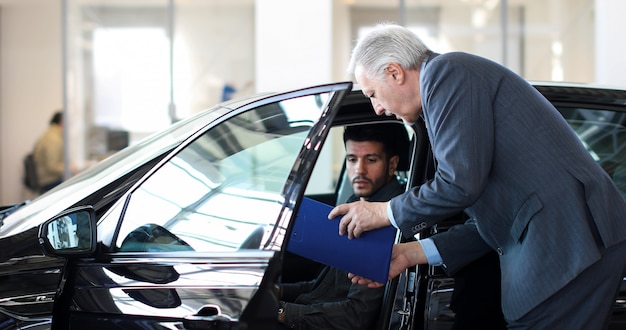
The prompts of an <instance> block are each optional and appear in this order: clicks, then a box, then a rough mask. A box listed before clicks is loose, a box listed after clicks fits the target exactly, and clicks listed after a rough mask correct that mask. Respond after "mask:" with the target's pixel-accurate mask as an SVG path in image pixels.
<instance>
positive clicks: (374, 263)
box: [287, 197, 396, 283]
mask: <svg viewBox="0 0 626 330" xmlns="http://www.w3.org/2000/svg"><path fill="white" fill-rule="evenodd" d="M332 209H333V207H332V206H330V205H327V204H324V203H320V202H318V201H315V200H313V199H310V198H306V197H305V198H304V199H303V200H302V204H301V205H300V209H299V211H298V214H297V216H296V219H295V223H294V226H293V230H292V232H291V235H290V236H289V241H288V243H287V251H289V252H292V253H294V254H297V255H299V256H302V257H305V258H308V259H311V260H315V261H317V262H320V263H322V264H325V265H329V266H333V267H336V268H339V269H341V270H343V271H346V272H348V273H353V274H356V275H359V276H363V277H365V278H367V279H370V280H374V281H376V282H380V283H385V282H387V277H388V276H389V264H390V263H391V250H392V248H393V244H394V241H395V238H396V228H394V227H391V226H389V227H384V228H380V229H376V230H372V231H367V232H364V233H363V234H361V237H359V238H353V239H351V240H350V239H348V235H343V236H340V235H339V220H340V217H339V218H335V219H332V220H328V213H330V211H331V210H332Z"/></svg>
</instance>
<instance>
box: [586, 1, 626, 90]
mask: <svg viewBox="0 0 626 330" xmlns="http://www.w3.org/2000/svg"><path fill="white" fill-rule="evenodd" d="M624 13H626V1H617V0H596V1H595V14H596V18H595V21H596V29H595V31H596V32H595V33H596V44H595V45H589V48H588V49H586V51H588V52H594V51H595V56H596V58H595V63H596V82H598V83H601V84H606V85H615V86H626V60H624V54H626V42H624V36H623V33H624V31H626V20H625V19H624Z"/></svg>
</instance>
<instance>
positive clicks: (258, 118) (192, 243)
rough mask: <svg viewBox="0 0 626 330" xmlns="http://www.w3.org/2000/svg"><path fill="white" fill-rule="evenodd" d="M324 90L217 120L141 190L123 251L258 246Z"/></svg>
mask: <svg viewBox="0 0 626 330" xmlns="http://www.w3.org/2000/svg"><path fill="white" fill-rule="evenodd" d="M325 99H327V97H326V96H325V95H324V96H320V95H317V96H306V97H301V98H296V99H291V100H286V101H283V102H280V103H272V104H268V105H265V106H263V107H260V108H256V109H253V110H251V111H248V112H245V113H242V114H240V115H238V116H236V117H233V118H230V119H228V120H227V121H225V122H223V123H221V124H219V125H217V126H215V127H213V128H212V129H210V130H209V131H208V132H207V133H206V134H204V135H203V136H201V137H200V138H198V139H197V140H196V141H194V142H193V143H191V144H190V145H189V146H187V147H186V148H185V149H184V150H182V151H181V152H180V153H178V155H176V157H174V158H172V159H171V160H170V161H169V162H168V163H167V164H165V165H164V166H163V167H161V168H160V169H159V170H158V171H157V172H155V173H154V175H152V176H151V177H150V178H149V179H148V180H147V181H146V182H145V183H144V184H143V185H142V186H141V187H140V188H139V189H138V190H136V191H135V192H134V193H133V195H132V197H131V199H130V203H129V206H128V209H127V211H126V213H125V215H124V220H123V224H122V227H121V231H120V234H119V235H118V239H117V244H116V246H117V248H118V249H119V250H120V251H185V250H193V251H233V250H237V249H258V248H259V247H260V243H261V239H262V237H263V235H264V234H265V233H267V232H269V231H270V230H271V229H272V226H274V223H275V222H276V220H277V219H278V214H279V212H280V209H281V206H282V204H283V189H284V186H285V183H286V181H287V178H288V175H289V173H290V171H291V168H292V166H293V164H294V160H295V159H296V156H297V154H298V152H299V151H300V149H301V147H302V145H303V143H304V140H305V138H306V136H307V134H308V132H309V130H310V128H311V127H312V126H313V124H314V122H315V121H317V119H318V118H319V117H320V115H321V109H322V105H323V101H324V100H325Z"/></svg>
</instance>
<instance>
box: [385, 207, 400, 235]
mask: <svg viewBox="0 0 626 330" xmlns="http://www.w3.org/2000/svg"><path fill="white" fill-rule="evenodd" d="M387 218H389V222H391V225H392V226H394V227H396V229H399V228H398V224H397V223H396V219H395V218H394V217H393V212H392V211H391V203H390V202H387Z"/></svg>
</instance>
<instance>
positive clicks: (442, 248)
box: [430, 219, 493, 275]
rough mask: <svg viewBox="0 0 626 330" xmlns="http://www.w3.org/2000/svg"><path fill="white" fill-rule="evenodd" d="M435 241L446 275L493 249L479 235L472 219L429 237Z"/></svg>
mask: <svg viewBox="0 0 626 330" xmlns="http://www.w3.org/2000/svg"><path fill="white" fill-rule="evenodd" d="M430 239H432V240H433V241H434V242H435V245H436V246H437V250H438V251H439V254H440V255H441V259H442V260H443V264H444V266H443V268H444V270H445V271H446V273H447V274H448V275H454V274H455V273H456V272H457V271H459V270H460V269H462V268H463V267H464V266H466V265H468V264H469V263H471V262H472V261H474V260H477V259H479V258H480V257H482V256H484V255H486V254H487V253H488V252H489V251H493V250H492V249H491V248H490V247H489V245H487V243H485V241H484V240H483V239H482V238H481V237H480V234H479V233H478V228H476V222H475V221H474V220H473V219H470V220H468V221H466V222H465V223H463V224H458V225H455V226H453V227H451V228H450V229H448V230H447V231H445V232H442V233H438V234H436V235H433V236H431V237H430Z"/></svg>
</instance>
